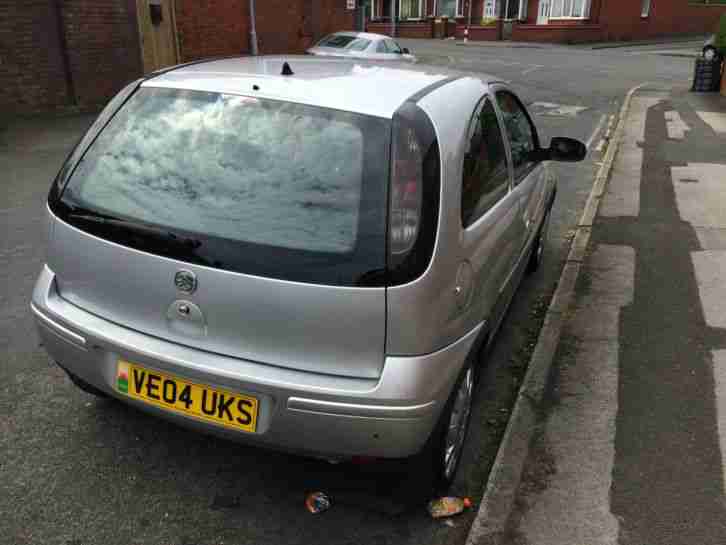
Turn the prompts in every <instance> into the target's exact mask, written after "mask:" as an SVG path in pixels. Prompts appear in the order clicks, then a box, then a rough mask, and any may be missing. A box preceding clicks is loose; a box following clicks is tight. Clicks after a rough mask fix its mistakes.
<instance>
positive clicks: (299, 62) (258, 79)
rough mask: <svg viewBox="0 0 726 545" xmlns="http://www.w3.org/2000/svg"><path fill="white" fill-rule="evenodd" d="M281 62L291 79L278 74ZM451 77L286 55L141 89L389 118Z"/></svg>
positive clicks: (160, 78) (194, 68)
mask: <svg viewBox="0 0 726 545" xmlns="http://www.w3.org/2000/svg"><path fill="white" fill-rule="evenodd" d="M285 62H288V63H289V65H290V67H291V69H292V71H293V73H294V74H293V75H290V76H283V75H281V72H282V67H283V64H284V63H285ZM452 77H455V78H456V77H460V74H453V73H452V72H451V71H450V70H446V69H445V68H441V67H431V66H420V65H410V64H408V63H397V62H395V63H392V62H390V61H389V62H386V63H381V62H375V61H365V60H360V59H328V58H320V57H313V56H303V55H290V56H263V57H237V58H228V59H219V60H211V61H204V62H196V63H190V64H188V65H181V66H178V67H174V68H171V69H167V70H164V71H161V72H160V73H157V74H152V75H151V76H150V77H149V78H148V79H147V80H146V81H144V82H143V83H142V86H143V87H166V88H173V89H187V90H196V91H209V92H215V93H228V94H237V95H245V96H255V97H260V98H270V99H276V100H285V101H288V102H296V103H301V104H309V105H312V106H321V107H325V108H330V109H336V110H344V111H349V112H355V113H360V114H366V115H372V116H377V117H384V118H391V117H393V114H394V113H395V112H396V110H397V109H398V108H399V107H400V106H401V104H403V103H404V102H406V100H408V99H409V98H411V97H412V96H414V95H417V94H418V95H420V94H421V93H424V94H425V92H426V90H427V89H429V88H432V87H433V86H440V85H441V84H442V83H443V82H444V80H447V79H451V78H452ZM469 77H471V76H469ZM478 79H479V80H480V81H481V80H483V81H485V82H487V81H494V78H489V77H487V76H484V77H482V76H479V78H478Z"/></svg>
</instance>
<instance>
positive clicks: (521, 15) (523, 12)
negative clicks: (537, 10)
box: [481, 0, 528, 21]
mask: <svg viewBox="0 0 726 545" xmlns="http://www.w3.org/2000/svg"><path fill="white" fill-rule="evenodd" d="M493 1H494V15H487V14H486V9H487V7H486V0H484V2H482V5H481V10H482V11H481V16H482V18H487V19H499V14H500V13H501V11H500V9H499V6H500V5H501V4H500V2H504V3H505V6H504V9H505V13H506V11H507V10H508V8H509V5H508V4H509V3H510V2H519V8H518V9H517V17H516V18H515V19H514V20H515V21H521V20H523V19H526V18H527V3H528V1H527V0H493Z"/></svg>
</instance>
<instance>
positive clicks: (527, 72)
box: [522, 64, 544, 76]
mask: <svg viewBox="0 0 726 545" xmlns="http://www.w3.org/2000/svg"><path fill="white" fill-rule="evenodd" d="M540 68H544V65H542V64H535V65H533V66H532V68H527V69H526V70H522V75H523V76H524V75H526V74H529V73H530V72H534V71H535V70H539V69H540Z"/></svg>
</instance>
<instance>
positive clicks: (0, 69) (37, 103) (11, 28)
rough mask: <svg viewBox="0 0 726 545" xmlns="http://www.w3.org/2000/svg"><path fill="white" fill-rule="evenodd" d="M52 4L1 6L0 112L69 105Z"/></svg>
mask: <svg viewBox="0 0 726 545" xmlns="http://www.w3.org/2000/svg"><path fill="white" fill-rule="evenodd" d="M53 4H54V2H53V1H52V0H25V1H23V2H20V1H17V2H1V3H0V112H11V111H15V112H18V111H20V112H25V111H33V110H36V109H38V108H39V107H45V108H49V109H52V108H58V107H62V106H64V105H66V104H68V103H69V100H70V97H69V95H68V88H67V85H66V81H65V72H64V69H63V58H62V56H61V54H60V47H59V33H58V23H57V18H56V15H55V9H54V6H53Z"/></svg>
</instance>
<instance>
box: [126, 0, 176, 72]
mask: <svg viewBox="0 0 726 545" xmlns="http://www.w3.org/2000/svg"><path fill="white" fill-rule="evenodd" d="M136 13H137V17H138V20H139V37H140V39H141V56H142V59H143V63H144V73H147V74H148V73H149V72H153V71H154V70H159V69H160V68H164V67H166V66H172V65H174V64H178V63H179V44H178V42H177V36H176V14H175V12H174V0H136Z"/></svg>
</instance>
